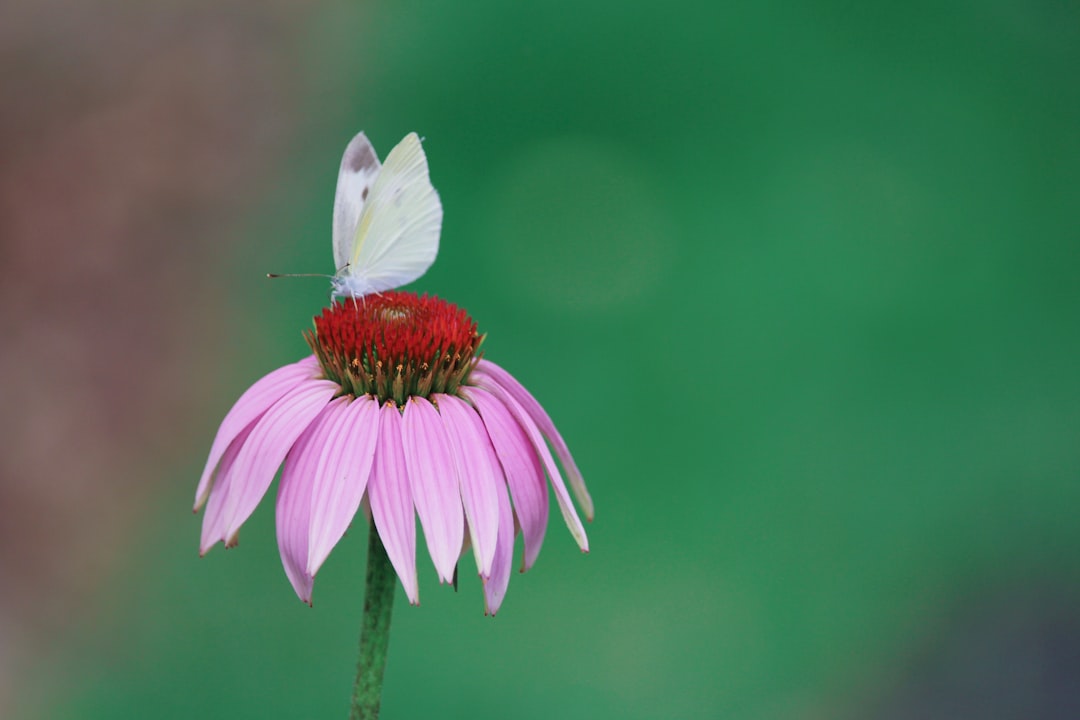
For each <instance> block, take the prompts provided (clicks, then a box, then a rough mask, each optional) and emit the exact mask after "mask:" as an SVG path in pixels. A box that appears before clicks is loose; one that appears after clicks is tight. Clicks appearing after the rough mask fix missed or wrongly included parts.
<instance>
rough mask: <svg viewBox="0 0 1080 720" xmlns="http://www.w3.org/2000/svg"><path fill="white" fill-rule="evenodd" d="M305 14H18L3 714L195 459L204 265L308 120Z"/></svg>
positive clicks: (1, 279)
mask: <svg viewBox="0 0 1080 720" xmlns="http://www.w3.org/2000/svg"><path fill="white" fill-rule="evenodd" d="M297 8H299V4H297ZM297 8H293V7H290V5H289V4H288V3H285V2H281V3H255V2H241V1H230V0H226V1H225V2H220V3H187V2H181V1H180V0H167V1H165V2H155V3H150V4H146V5H144V4H139V3H122V2H112V3H105V4H87V3H82V2H79V1H78V0H49V1H47V2H30V1H29V0H27V1H24V2H16V3H15V4H14V5H13V4H10V3H9V4H7V5H5V7H4V8H3V10H0V51H2V58H3V61H2V62H3V64H2V65H0V72H2V74H3V78H2V82H0V108H2V109H0V297H2V302H0V322H2V324H3V328H2V336H3V352H2V353H0V378H3V379H2V380H0V383H2V385H0V387H2V392H0V437H2V438H3V447H4V449H3V452H2V453H0V508H2V517H3V519H2V521H0V588H2V592H0V717H4V716H8V715H9V712H8V711H7V710H8V709H9V708H11V707H14V706H15V705H16V702H15V700H16V698H15V692H16V691H17V689H18V686H19V684H20V678H24V677H25V676H26V673H27V671H28V670H29V669H30V667H31V666H32V663H33V662H34V660H35V659H36V658H39V657H41V655H42V654H45V653H48V652H50V650H51V649H52V648H53V647H54V645H55V641H56V639H57V638H59V637H61V636H63V635H64V634H65V633H66V632H68V631H70V630H71V624H73V622H74V621H75V619H77V618H78V617H79V614H78V608H79V606H80V604H81V603H83V602H85V600H86V599H87V598H88V597H90V596H91V593H93V592H94V591H95V590H96V589H98V588H97V585H98V583H101V582H103V581H106V580H108V578H109V577H110V573H111V572H113V571H114V570H115V568H116V564H117V560H118V553H117V549H118V548H123V547H124V546H125V544H126V543H127V542H128V538H130V534H131V531H132V530H133V528H134V527H135V523H136V519H137V516H138V513H139V511H140V507H141V506H142V505H144V504H145V502H146V500H147V498H148V497H149V496H150V494H151V493H152V492H153V491H154V490H156V489H160V487H161V482H162V478H163V475H165V471H164V470H163V468H168V467H169V466H170V463H175V462H178V461H179V460H180V459H179V458H176V457H174V456H173V455H174V454H175V453H176V449H175V448H176V447H177V444H176V443H175V442H170V441H169V436H168V435H167V436H165V437H163V436H162V433H161V432H160V430H161V428H162V427H163V426H167V427H168V431H169V434H172V437H173V438H175V437H183V436H184V434H185V433H188V432H190V431H191V427H192V424H193V418H192V417H191V415H192V413H191V408H193V407H194V406H195V403H197V396H196V397H193V396H192V394H191V393H192V388H190V387H189V383H186V382H185V379H187V378H191V377H198V376H199V375H200V374H202V372H204V371H205V368H203V367H200V366H199V363H200V362H203V363H205V362H206V361H205V360H200V359H199V357H198V356H199V355H201V357H203V358H205V357H206V354H205V353H199V347H198V346H196V345H195V344H193V343H192V342H191V339H192V338H200V339H207V338H209V339H210V341H212V339H213V338H214V337H215V336H218V337H219V335H218V334H219V333H220V332H221V331H220V329H219V328H217V327H215V325H214V323H215V312H214V311H213V309H214V308H215V306H216V305H218V304H219V303H220V298H219V297H218V295H217V293H219V291H218V290H217V288H219V287H220V284H215V282H214V278H213V276H212V274H211V273H208V272H207V271H206V270H205V268H206V267H207V266H208V265H211V266H212V264H210V263H209V262H208V261H209V260H211V259H212V258H213V257H215V256H216V257H221V256H223V255H225V254H226V252H225V251H223V248H227V247H228V244H229V243H234V242H236V240H235V239H234V237H232V236H231V234H230V232H231V231H234V230H235V228H236V227H237V218H238V217H239V216H240V215H241V214H242V213H243V212H244V211H245V209H247V208H249V207H250V205H251V202H252V201H253V200H254V199H255V198H256V197H257V196H258V194H259V193H260V192H262V191H265V189H266V188H265V187H264V186H260V185H259V184H258V183H252V182H251V179H252V178H265V177H268V176H272V173H270V171H271V170H272V169H273V168H274V167H275V165H276V164H277V163H279V162H280V160H281V156H282V155H283V153H284V150H285V148H286V147H287V145H288V143H289V141H290V139H291V133H292V130H293V127H294V125H295V117H294V116H293V114H292V113H293V108H294V107H295V105H296V103H295V101H294V96H295V94H296V90H297V84H298V83H297V80H296V77H295V76H294V74H293V73H292V70H291V68H293V67H295V65H296V63H295V62H294V61H295V57H294V56H295V52H296V47H297V39H298V37H299V35H300V28H302V24H301V23H300V22H299V20H302V19H303V18H299V17H297V15H298V14H299V12H300V11H299V10H298V9H297ZM195 392H198V390H195Z"/></svg>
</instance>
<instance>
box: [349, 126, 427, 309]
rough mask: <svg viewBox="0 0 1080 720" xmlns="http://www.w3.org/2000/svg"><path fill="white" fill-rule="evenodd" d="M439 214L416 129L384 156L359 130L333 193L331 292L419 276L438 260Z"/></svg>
mask: <svg viewBox="0 0 1080 720" xmlns="http://www.w3.org/2000/svg"><path fill="white" fill-rule="evenodd" d="M442 218H443V209H442V203H441V202H440V201H439V194H438V193H437V192H435V188H434V187H432V185H431V178H430V177H429V174H428V163H427V157H426V156H425V155H424V149H423V147H421V145H420V138H419V137H417V135H416V133H409V134H408V135H406V136H405V139H403V140H402V141H401V142H399V143H398V144H397V146H396V147H394V149H393V150H391V151H390V154H389V155H387V156H386V162H385V163H382V164H380V163H379V158H378V156H377V155H376V154H375V148H373V147H372V146H371V143H370V142H369V141H368V139H367V136H366V135H364V133H360V134H359V135H357V136H356V137H354V138H353V139H352V141H350V142H349V144H348V146H347V147H346V148H345V154H344V155H343V156H342V158H341V169H340V171H339V172H338V182H337V192H336V193H335V195H334V227H333V240H334V264H335V267H336V268H337V273H336V274H335V275H334V276H333V278H331V283H332V291H331V294H332V296H333V297H335V298H337V297H350V298H358V297H362V296H364V295H369V294H371V293H378V292H382V291H383V290H391V289H393V288H396V287H398V286H400V285H404V284H406V283H410V282H412V281H413V280H416V279H417V278H418V277H420V276H421V275H423V274H424V273H425V272H427V269H428V268H429V267H431V264H432V263H433V262H435V256H436V255H437V254H438V252H439V233H440V231H441V230H442Z"/></svg>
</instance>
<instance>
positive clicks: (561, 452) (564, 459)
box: [470, 359, 595, 522]
mask: <svg viewBox="0 0 1080 720" xmlns="http://www.w3.org/2000/svg"><path fill="white" fill-rule="evenodd" d="M475 372H479V373H480V374H481V375H482V376H484V377H485V378H486V379H488V380H490V381H492V382H494V383H495V384H497V385H499V386H501V387H502V388H503V389H504V390H506V392H508V393H509V394H510V395H511V396H512V397H513V398H514V399H515V400H517V401H518V402H519V403H520V404H521V406H522V407H523V408H524V409H525V412H527V413H528V414H529V417H530V418H532V420H533V422H534V423H536V425H537V426H538V427H539V428H540V432H542V433H543V434H544V437H546V438H547V439H548V441H550V442H551V446H552V447H553V448H555V454H556V455H558V456H559V462H560V463H562V466H563V470H565V471H566V477H567V479H568V480H569V481H570V487H571V488H573V490H574V497H576V498H577V501H578V503H579V504H580V505H581V509H582V510H583V511H584V512H585V518H586V519H587V520H589V521H590V522H591V521H592V519H593V516H594V515H595V513H594V511H593V501H592V497H590V496H589V491H588V489H587V488H586V487H585V479H584V478H583V477H582V476H581V471H580V470H578V466H577V463H575V462H574V456H573V455H571V454H570V448H568V447H567V446H566V442H564V441H563V439H562V435H560V434H559V431H558V430H557V429H556V428H555V423H553V422H552V421H551V418H550V417H548V414H547V412H545V411H544V408H543V407H541V405H540V403H539V402H537V401H536V398H534V397H533V396H532V394H531V393H530V392H529V391H528V390H526V389H525V386H523V385H522V384H521V383H519V382H518V381H517V380H516V379H514V376H513V375H511V374H510V373H508V372H506V371H505V370H503V369H502V368H501V367H499V366H498V365H496V364H495V363H493V362H491V361H490V360H484V359H481V360H480V361H479V362H478V363H477V364H476V371H475ZM475 372H474V374H473V375H471V376H470V377H475ZM475 384H477V385H481V384H483V383H481V382H477V383H475Z"/></svg>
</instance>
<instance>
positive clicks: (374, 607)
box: [349, 523, 395, 720]
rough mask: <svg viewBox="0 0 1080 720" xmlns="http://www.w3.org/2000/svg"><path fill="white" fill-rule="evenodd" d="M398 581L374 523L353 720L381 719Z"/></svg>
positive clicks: (361, 629) (354, 688)
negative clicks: (395, 590) (380, 706)
mask: <svg viewBox="0 0 1080 720" xmlns="http://www.w3.org/2000/svg"><path fill="white" fill-rule="evenodd" d="M394 580H395V576H394V567H393V566H392V565H391V564H390V558H388V557H387V556H386V549H385V548H383V544H382V540H381V539H379V532H378V531H377V530H376V529H375V524H374V523H372V524H371V526H370V527H369V528H368V561H367V577H366V580H365V582H364V619H363V622H362V624H361V628H360V659H359V661H358V662H357V665H356V684H355V685H354V686H353V698H352V712H351V713H350V714H349V720H375V718H377V717H379V702H380V701H381V699H382V681H383V671H384V670H385V669H386V651H387V648H388V647H389V646H390V615H391V613H392V612H393V610H394Z"/></svg>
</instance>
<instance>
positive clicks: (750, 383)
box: [0, 0, 1080, 719]
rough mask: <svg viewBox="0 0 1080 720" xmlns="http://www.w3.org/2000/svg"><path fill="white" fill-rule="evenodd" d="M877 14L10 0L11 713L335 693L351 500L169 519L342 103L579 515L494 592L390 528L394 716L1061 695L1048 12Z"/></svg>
mask: <svg viewBox="0 0 1080 720" xmlns="http://www.w3.org/2000/svg"><path fill="white" fill-rule="evenodd" d="M879 5H880V4H870V5H865V4H860V3H852V2H817V3H813V4H797V5H796V4H784V3H779V4H778V3H748V4H716V3H700V4H695V3H687V2H679V1H678V0H676V2H670V3H662V4H656V3H643V2H626V3H618V4H616V3H605V2H596V1H585V2H574V3H563V2H548V3H522V4H507V3H497V2H476V3H430V4H428V3H417V2H396V3H388V2H387V3H370V2H347V1H345V0H328V1H323V2H297V1H295V0H277V1H276V2H269V3H262V2H252V1H250V0H223V1H222V2H214V3H210V2H194V3H192V2H181V1H180V0H155V1H154V2H149V3H138V4H137V3H130V2H122V1H121V0H113V1H108V0H104V1H99V2H95V3H80V2H76V1H75V0H48V1H47V2H29V0H17V2H15V3H8V4H6V5H5V6H4V8H3V9H2V10H0V51H2V54H0V74H2V78H3V81H2V83H0V94H2V103H0V130H2V132H0V240H2V244H0V253H2V254H0V297H2V308H0V320H2V322H3V341H2V354H0V363H2V368H3V373H2V374H0V377H2V378H3V379H2V380H0V383H2V384H0V390H2V393H3V397H2V402H0V423H2V425H0V429H2V433H0V437H2V440H0V442H2V443H3V447H4V450H3V453H2V456H0V472H2V477H0V716H3V717H17V718H128V717H130V718H145V717H154V718H190V717H222V718H226V717H227V718H267V717H281V718H327V717H330V718H332V717H344V716H345V715H346V714H347V704H348V698H349V691H350V687H351V682H352V677H353V663H354V657H355V647H356V638H357V634H358V628H359V612H360V608H361V603H362V598H361V583H362V577H363V564H364V548H365V533H366V530H365V529H364V528H363V527H361V526H358V527H356V528H354V530H353V531H352V532H350V533H349V535H348V537H346V539H345V541H343V543H342V544H341V545H340V546H339V547H338V549H337V550H336V551H335V552H334V553H333V554H332V555H331V557H330V560H329V561H328V563H327V565H326V566H325V568H324V569H323V570H322V572H321V573H320V575H319V581H318V583H317V584H316V592H315V607H314V609H312V608H308V607H307V606H305V605H303V604H302V603H300V602H299V601H298V600H297V599H296V597H295V596H294V595H293V593H292V591H291V589H290V587H289V585H288V583H287V581H286V579H285V577H284V574H283V572H282V570H281V566H280V560H279V558H278V556H277V551H276V543H275V540H274V535H273V513H272V505H271V504H270V503H264V505H263V506H262V507H260V509H259V510H258V511H257V512H256V514H255V515H254V516H253V518H252V519H251V520H250V521H249V522H248V524H247V525H246V526H245V528H244V531H243V533H242V542H241V544H240V547H239V548H238V549H236V550H231V551H228V552H226V551H224V550H223V549H221V548H218V549H215V550H214V551H212V552H211V553H210V554H209V555H208V556H207V557H206V558H203V559H200V558H199V557H198V555H197V541H198V535H199V526H200V523H201V516H199V517H196V516H192V514H191V512H190V507H191V502H192V499H193V493H194V488H195V483H196V479H197V476H198V473H199V472H200V470H201V468H202V464H203V462H204V461H205V457H206V453H207V451H208V448H209V445H210V441H211V439H212V437H213V434H214V432H215V430H216V427H217V423H218V422H219V421H220V419H221V418H222V417H223V415H224V413H225V412H226V411H227V409H228V408H229V406H230V405H231V403H232V402H233V401H234V400H235V399H236V398H237V397H238V396H239V395H240V393H241V392H242V391H243V390H244V389H245V388H246V387H247V386H248V385H249V384H250V383H252V382H253V381H254V380H255V379H256V378H258V377H260V376H261V375H263V374H264V373H266V372H268V371H269V370H271V369H273V368H275V367H277V366H280V365H281V364H283V363H285V362H289V361H292V360H295V359H297V358H299V357H300V356H301V355H303V354H304V353H305V352H306V346H305V345H304V343H303V340H302V339H301V336H300V332H301V330H303V329H304V328H306V327H309V326H310V321H311V317H312V315H314V314H316V313H317V312H318V311H319V309H320V308H321V307H322V306H323V305H324V304H325V301H326V293H327V287H326V283H325V282H323V281H321V280H317V279H316V280H280V281H274V282H271V281H268V280H266V279H265V273H266V272H268V271H273V272H305V271H306V272H330V271H331V270H332V267H331V265H332V261H331V254H330V237H329V227H330V209H331V203H332V198H333V191H334V182H335V176H336V168H337V164H338V161H339V157H340V153H341V150H342V149H343V148H344V146H345V143H346V142H347V141H348V139H349V138H350V137H351V136H352V135H353V134H354V133H355V132H356V131H358V130H360V129H364V130H366V131H367V132H368V134H369V137H371V138H372V139H373V141H374V143H375V145H376V147H377V148H378V149H379V151H380V153H381V154H382V155H384V156H385V153H386V152H387V151H388V150H389V148H390V147H392V146H393V144H394V143H396V142H397V141H398V140H399V139H400V138H401V137H402V136H403V135H404V134H405V133H406V132H408V131H411V130H417V131H418V132H420V134H421V135H423V136H424V137H425V138H426V140H425V148H426V150H427V153H428V157H429V160H430V163H431V171H432V177H433V180H434V182H435V185H436V187H437V188H438V189H439V191H440V194H441V196H442V199H443V203H444V206H445V208H446V216H445V224H444V230H443V237H442V240H443V244H442V249H441V253H440V256H439V260H438V262H437V263H436V264H435V266H434V267H433V268H432V269H431V271H430V272H428V274H427V275H426V276H425V277H423V278H422V279H421V280H419V281H418V282H417V283H415V285H414V287H415V288H416V289H418V290H422V291H427V292H433V293H436V294H438V295H440V296H443V297H446V298H448V299H450V300H452V301H454V302H456V303H458V304H460V305H462V306H464V307H466V308H468V309H469V311H470V312H471V313H472V314H473V316H474V317H475V318H476V319H477V321H478V322H479V323H480V326H481V328H482V329H483V330H485V331H487V332H488V341H487V343H486V345H485V347H486V351H487V353H488V357H490V358H492V359H494V360H496V361H497V362H499V363H500V364H502V365H503V366H504V367H506V368H509V369H510V370H511V371H512V372H513V373H514V374H515V375H516V376H517V377H518V378H520V379H521V380H522V381H523V382H524V383H525V384H526V385H527V386H528V387H529V388H530V389H531V390H532V391H533V392H534V394H535V395H536V396H537V397H538V398H539V399H540V400H541V402H542V403H543V404H544V405H545V406H546V407H547V409H548V410H549V411H550V413H551V414H552V416H553V417H554V418H555V420H556V422H557V423H558V425H559V427H560V429H561V430H562V432H563V434H564V436H565V437H566V438H567V439H568V441H569V443H570V445H571V448H572V449H573V450H574V452H575V455H576V458H577V461H578V464H579V465H580V466H581V467H582V469H583V471H584V473H585V476H586V479H587V480H588V482H589V485H590V490H591V491H592V494H593V497H594V499H595V500H596V505H597V517H596V520H595V522H594V523H593V524H592V525H591V526H590V527H589V532H590V540H591V544H592V552H591V554H589V555H587V556H583V555H581V553H579V552H578V551H577V550H576V548H575V546H574V543H573V542H572V540H571V539H570V537H569V534H568V533H567V532H566V531H565V529H564V528H563V527H561V525H560V522H559V519H558V517H557V514H556V515H554V516H553V517H552V522H551V526H550V527H549V531H548V537H547V541H546V543H545V548H544V552H543V553H542V555H541V557H540V560H539V562H538V564H537V565H536V567H535V568H534V570H532V571H530V572H529V573H528V574H526V575H518V576H515V577H514V578H513V581H512V583H511V586H510V591H509V594H508V596H507V600H506V602H505V604H504V605H503V608H502V610H501V611H500V613H499V616H498V617H497V618H496V619H494V620H492V619H490V618H486V617H484V616H483V612H482V610H483V602H482V598H481V594H480V589H479V585H478V583H477V582H476V581H474V580H472V579H471V578H468V577H466V578H463V581H462V583H461V588H460V591H459V592H457V593H454V592H453V591H452V590H450V589H449V588H446V587H440V586H438V585H437V583H436V581H435V574H434V572H433V571H432V570H431V568H430V564H429V563H428V562H427V561H426V558H425V557H424V556H423V554H422V553H423V552H424V551H423V548H422V546H421V568H422V569H423V568H427V570H426V571H424V572H422V574H421V600H422V605H421V607H419V608H411V607H409V606H408V605H407V604H406V603H405V602H404V598H403V597H399V598H398V606H397V609H396V614H395V621H394V627H393V633H392V642H391V655H390V661H389V667H388V672H387V680H386V687H385V695H384V702H383V711H384V716H385V717H388V718H417V717H435V716H445V717H471V718H506V717H514V718H552V717H558V718H609V717H610V718H667V717H670V718H714V717H729V718H779V719H786V718H792V719H794V718H864V717H880V718H907V717H929V718H934V717H940V718H946V717H950V718H951V717H1043V718H1048V717H1062V718H1064V717H1077V716H1080V562H1078V557H1080V522H1078V517H1077V516H1078V507H1080V372H1078V371H1080V305H1078V303H1080V284H1078V270H1080V132H1078V130H1080V84H1078V83H1077V82H1076V69H1077V68H1078V67H1080V10H1078V7H1077V6H1076V5H1074V4H1070V3H1060V2H1019V1H1012V0H980V1H979V2H962V1H961V2H947V3H942V2H914V3H904V4H902V5H896V6H888V7H885V6H879ZM399 595H400V593H399Z"/></svg>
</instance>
